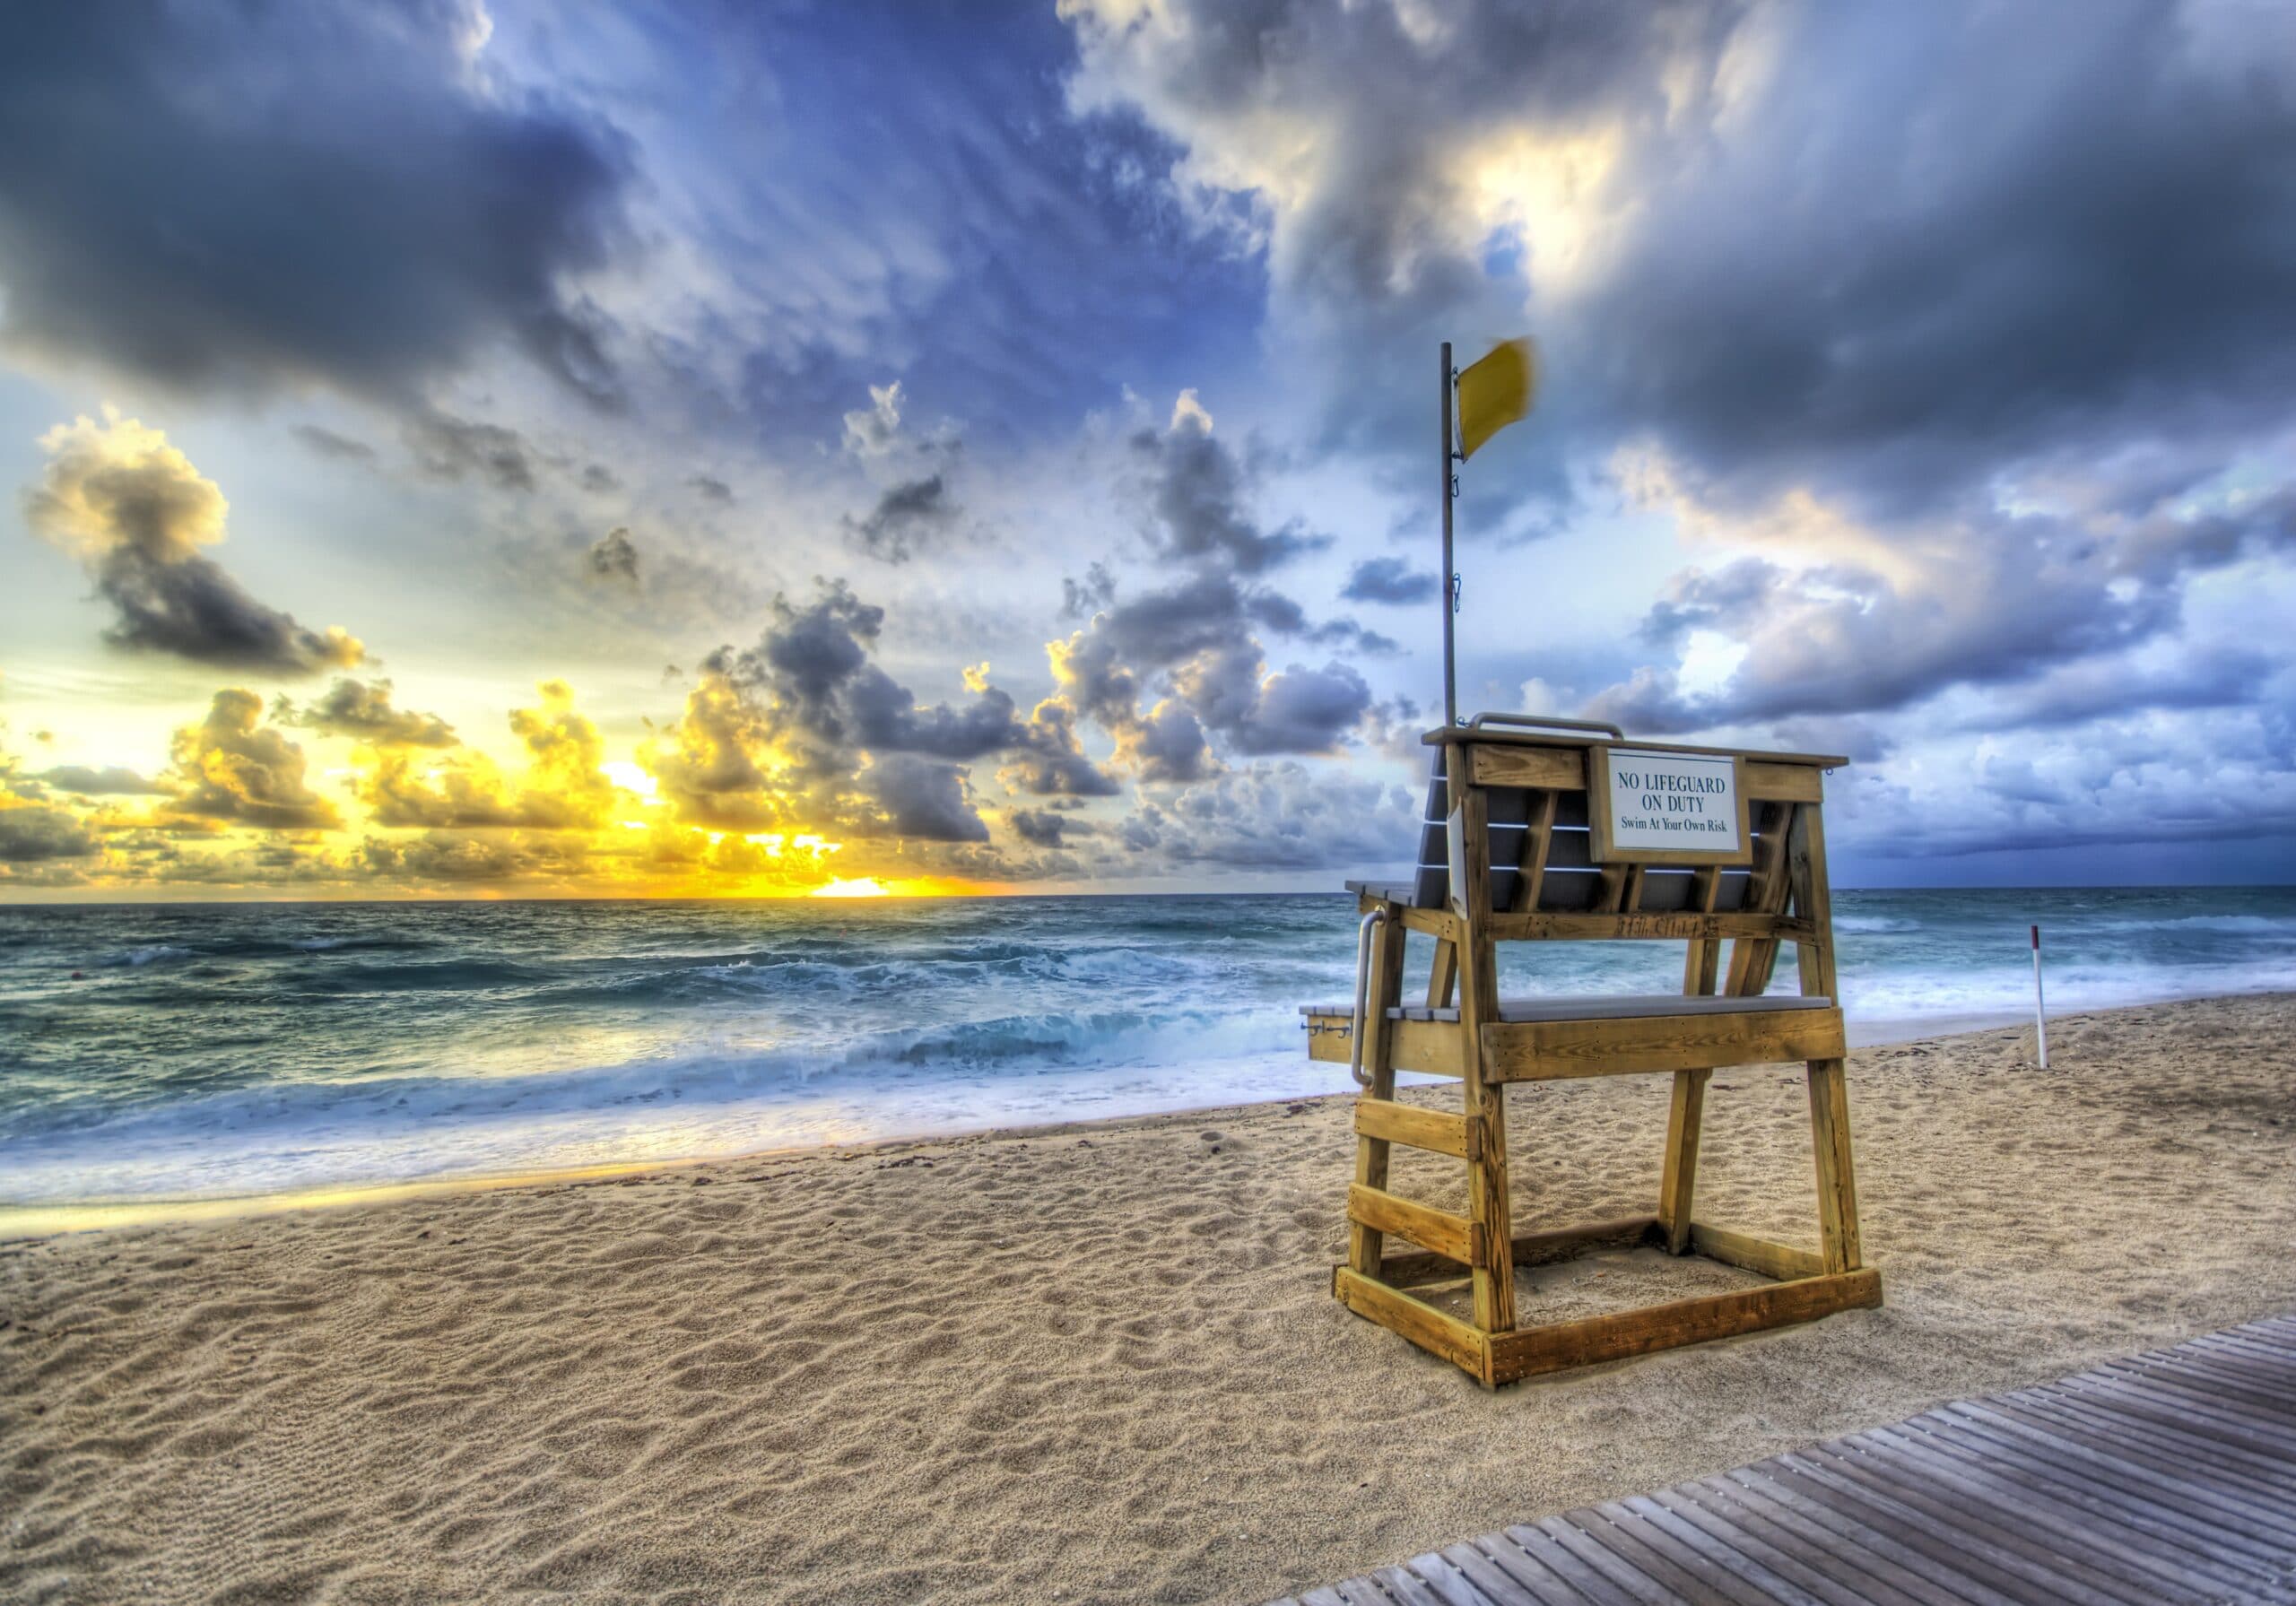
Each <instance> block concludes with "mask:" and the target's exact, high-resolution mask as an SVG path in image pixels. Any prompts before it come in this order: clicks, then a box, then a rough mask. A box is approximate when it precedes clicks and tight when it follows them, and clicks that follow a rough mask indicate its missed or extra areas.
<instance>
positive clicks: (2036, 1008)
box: [2033, 925, 2048, 1071]
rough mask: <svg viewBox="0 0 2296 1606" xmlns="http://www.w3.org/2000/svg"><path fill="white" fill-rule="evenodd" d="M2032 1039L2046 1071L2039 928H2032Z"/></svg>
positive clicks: (2046, 1047)
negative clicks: (2038, 1047) (2038, 1046)
mask: <svg viewBox="0 0 2296 1606" xmlns="http://www.w3.org/2000/svg"><path fill="white" fill-rule="evenodd" d="M2033 1039H2034V1041H2035V1042H2037V1043H2039V1045H2040V1051H2041V1069H2042V1070H2044V1071H2046V1070H2048V1011H2045V1010H2044V1009H2042V1007H2041V928H2040V927H2039V926H2038V925H2037V926H2035V927H2033Z"/></svg>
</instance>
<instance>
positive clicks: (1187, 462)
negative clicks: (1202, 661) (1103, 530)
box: [1132, 407, 1331, 575]
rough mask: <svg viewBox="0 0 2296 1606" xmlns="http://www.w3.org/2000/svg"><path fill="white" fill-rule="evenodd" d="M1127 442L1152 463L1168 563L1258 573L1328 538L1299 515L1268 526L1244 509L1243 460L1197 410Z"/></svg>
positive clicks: (1153, 504) (1158, 525)
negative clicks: (1209, 564) (1201, 564)
mask: <svg viewBox="0 0 2296 1606" xmlns="http://www.w3.org/2000/svg"><path fill="white" fill-rule="evenodd" d="M1132 448H1133V451H1134V452H1135V454H1137V455H1138V456H1140V457H1141V458H1142V459H1143V460H1144V462H1145V463H1146V464H1148V466H1149V471H1150V472H1149V479H1148V498H1149V504H1148V505H1149V508H1150V511H1151V513H1152V518H1153V524H1152V531H1153V534H1154V535H1155V538H1156V540H1157V542H1158V543H1159V547H1160V550H1161V553H1162V555H1163V557H1164V558H1165V559H1166V560H1167V561H1172V562H1178V563H1183V564H1192V563H1198V562H1205V561H1212V562H1216V563H1219V564H1221V565H1223V566H1224V567H1226V568H1227V569H1230V570H1231V571H1232V572H1234V573H1236V574H1241V575H1257V574H1261V573H1264V572H1265V571H1266V570H1267V569H1274V568H1275V567H1276V566H1278V565H1279V564H1283V563H1287V562H1289V561H1290V560H1292V559H1294V558H1297V557H1300V556H1301V555H1302V554H1304V553H1307V552H1313V551H1321V550H1322V549H1323V548H1325V547H1327V546H1329V545H1330V544H1331V537H1330V536H1328V535H1318V534H1310V533H1309V531H1308V530H1307V529H1306V528H1305V527H1304V526H1303V525H1301V524H1300V521H1299V520H1297V519H1293V520H1291V522H1289V523H1287V524H1285V525H1282V526H1280V527H1279V528H1276V529H1273V530H1269V529H1264V528H1262V527H1261V526H1260V525H1259V524H1258V523H1257V521H1255V520H1254V519H1252V518H1251V517H1248V515H1247V514H1246V513H1245V512H1244V508H1243V503H1244V492H1245V476H1244V472H1243V468H1242V465H1241V464H1239V463H1238V462H1237V460H1236V455H1235V454H1234V453H1233V452H1231V451H1230V450H1229V449H1228V444H1227V442H1225V441H1223V440H1219V439H1215V438H1213V433H1212V425H1211V421H1209V420H1208V419H1206V418H1205V416H1204V414H1203V413H1202V412H1200V411H1196V410H1193V409H1191V408H1188V407H1183V408H1182V409H1181V410H1180V411H1179V412H1178V413H1177V414H1175V416H1174V417H1173V419H1172V424H1171V428H1170V429H1169V430H1164V431H1163V432H1162V433H1161V434H1159V433H1157V432H1156V431H1154V430H1142V431H1141V432H1140V433H1139V434H1137V435H1135V436H1134V437H1133V438H1132Z"/></svg>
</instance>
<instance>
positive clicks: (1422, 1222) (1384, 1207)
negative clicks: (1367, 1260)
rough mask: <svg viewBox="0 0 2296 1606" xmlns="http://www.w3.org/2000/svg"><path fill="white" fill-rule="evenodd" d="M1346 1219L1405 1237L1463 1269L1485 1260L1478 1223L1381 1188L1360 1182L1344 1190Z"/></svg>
mask: <svg viewBox="0 0 2296 1606" xmlns="http://www.w3.org/2000/svg"><path fill="white" fill-rule="evenodd" d="M1347 1219H1348V1220H1351V1221H1361V1223H1362V1224H1363V1225H1364V1226H1366V1227H1373V1228H1378V1230H1379V1231H1381V1232H1392V1233H1394V1234H1396V1236H1397V1237H1406V1238H1409V1239H1410V1240H1411V1241H1412V1242H1413V1243H1414V1244H1416V1245H1418V1246H1420V1247H1421V1248H1422V1249H1431V1250H1433V1251H1434V1252H1435V1253H1436V1254H1441V1255H1447V1256H1448V1257H1449V1258H1450V1259H1452V1260H1455V1261H1457V1262H1458V1263H1460V1264H1461V1265H1463V1266H1478V1265H1482V1264H1483V1263H1484V1262H1485V1261H1486V1260H1487V1259H1488V1256H1487V1255H1486V1254H1485V1253H1484V1244H1483V1223H1482V1222H1480V1221H1472V1220H1468V1219H1467V1218H1466V1217H1465V1216H1455V1215H1453V1214H1452V1213H1451V1212H1450V1211H1445V1210H1437V1209H1435V1208H1434V1207H1433V1206H1431V1205H1426V1204H1421V1203H1419V1202H1416V1201H1415V1200H1411V1199H1405V1198H1403V1197H1401V1196H1400V1195H1398V1194H1390V1193H1388V1192H1387V1190H1386V1189H1384V1188H1371V1187H1366V1186H1364V1185H1362V1184H1361V1183H1357V1184H1355V1185H1352V1186H1351V1187H1350V1188H1349V1189H1348V1190H1347Z"/></svg>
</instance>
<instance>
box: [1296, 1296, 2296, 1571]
mask: <svg viewBox="0 0 2296 1606" xmlns="http://www.w3.org/2000/svg"><path fill="white" fill-rule="evenodd" d="M1677 1601H1688V1602H1700V1606H1704V1603H1706V1602H1714V1603H1716V1606H1755V1603H1757V1602H1774V1601H1790V1602H1864V1603H1870V1606H1996V1603H1998V1602H2036V1601H2038V1602H2051V1603H2058V1602H2063V1603H2066V1606H2091V1603H2095V1606H2151V1603H2152V1602H2180V1601H2208V1602H2296V1316H2281V1317H2274V1318H2272V1319H2269V1320H2266V1321H2262V1322H2255V1323H2251V1324H2248V1326H2245V1327H2235V1328H2232V1329H2231V1330H2230V1331H2228V1332H2224V1333H2212V1334H2211V1335H2209V1336H2208V1337H2206V1338H2200V1339H2195V1340H2194V1341H2192V1342H2190V1343H2187V1344H2179V1345H2178V1346H2177V1347H2176V1348H2174V1349H2172V1350H2159V1351H2156V1352H2155V1353H2152V1354H2150V1355H2140V1356H2136V1357H2134V1358H2132V1359H2127V1360H2118V1361H2113V1362H2110V1363H2109V1364H2107V1365H2105V1366H2101V1367H2097V1368H2096V1369H2095V1370H2094V1371H2090V1372H2083V1373H2081V1374H2079V1375H2078V1376H2072V1377H2066V1378H2064V1379H2061V1380H2060V1381H2058V1382H2056V1383H2048V1384H2043V1385H2040V1386H2039V1387H2038V1388H2028V1389H2019V1390H2017V1391H2016V1392H2015V1393H2006V1394H1997V1395H1995V1396H1994V1397H1992V1398H1990V1399H1985V1400H1968V1401H1962V1402H1958V1403H1956V1404H1952V1405H1944V1406H1940V1407H1939V1408H1938V1409H1936V1410H1935V1411H1925V1412H1923V1413H1922V1414H1921V1415H1919V1416H1918V1417H1915V1418H1913V1419H1910V1420H1908V1421H1903V1422H1900V1423H1898V1424H1896V1425H1895V1426H1893V1427H1889V1428H1874V1430H1873V1431H1872V1432H1870V1433H1859V1434H1853V1435H1852V1436H1850V1437H1848V1438H1839V1439H1835V1440H1833V1441H1832V1442H1831V1443H1830V1444H1823V1445H1818V1446H1816V1447H1815V1448H1814V1449H1810V1450H1804V1451H1798V1452H1796V1454H1790V1455H1779V1456H1776V1457H1774V1458H1772V1459H1771V1460H1769V1461H1763V1462H1757V1463H1754V1464H1753V1465H1752V1466H1747V1467H1741V1468H1739V1469H1738V1470H1737V1471H1733V1472H1725V1473H1723V1474H1722V1475H1721V1476H1719V1477H1716V1478H1701V1479H1699V1480H1695V1481H1692V1482H1690V1483H1682V1484H1677V1485H1675V1486H1674V1488H1673V1489H1661V1490H1659V1491H1658V1492H1657V1493H1656V1494H1651V1495H1638V1496H1636V1497H1633V1498H1631V1499H1627V1500H1613V1501H1611V1502H1609V1503H1607V1504H1605V1505H1602V1506H1587V1507H1584V1508H1582V1509H1580V1510H1578V1511H1573V1512H1567V1513H1565V1514H1564V1515H1561V1516H1556V1517H1549V1518H1547V1519H1546V1520H1545V1521H1544V1522H1541V1523H1535V1524H1530V1525H1528V1526H1526V1527H1516V1528H1509V1529H1508V1530H1507V1531H1506V1532H1503V1533H1487V1534H1485V1535H1483V1537H1482V1538H1481V1539H1476V1540H1471V1541H1467V1542H1466V1543H1465V1544H1457V1545H1453V1546H1451V1547H1450V1548H1449V1549H1448V1550H1444V1551H1442V1552H1441V1553H1440V1554H1429V1555H1425V1556H1420V1557H1416V1558H1413V1559H1412V1560H1411V1561H1408V1562H1406V1563H1405V1564H1404V1565H1403V1566H1401V1567H1382V1568H1381V1569H1380V1570H1379V1571H1378V1572H1376V1573H1370V1574H1366V1575H1365V1576H1362V1577H1360V1578H1351V1579H1349V1580H1348V1581H1347V1582H1346V1583H1344V1584H1333V1585H1330V1586H1329V1587H1326V1588H1322V1589H1314V1590H1309V1592H1308V1593H1305V1594H1302V1595H1299V1596H1296V1597H1291V1598H1289V1599H1287V1600H1286V1601H1285V1602H1281V1603H1280V1606H1561V1603H1562V1602H1603V1603H1604V1606H1650V1603H1653V1602H1677Z"/></svg>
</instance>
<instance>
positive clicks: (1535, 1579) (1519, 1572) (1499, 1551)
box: [1474, 1533, 1587, 1606]
mask: <svg viewBox="0 0 2296 1606" xmlns="http://www.w3.org/2000/svg"><path fill="white" fill-rule="evenodd" d="M1474 1543H1475V1549H1477V1550H1481V1551H1482V1552H1483V1554H1484V1555H1486V1556H1488V1557H1490V1558H1491V1560H1492V1566H1494V1567H1498V1569H1499V1570H1500V1572H1502V1573H1505V1574H1506V1575H1507V1576H1508V1577H1509V1578H1511V1579H1513V1580H1514V1581H1515V1582H1516V1583H1517V1584H1520V1585H1522V1587H1523V1588H1525V1589H1526V1590H1528V1591H1529V1592H1530V1593H1532V1594H1533V1595H1535V1596H1536V1597H1537V1598H1538V1599H1539V1600H1541V1601H1544V1602H1546V1603H1547V1606H1579V1603H1580V1602H1584V1601H1585V1600H1586V1599H1587V1595H1586V1593H1585V1592H1584V1591H1582V1590H1580V1589H1579V1588H1578V1586H1577V1585H1575V1584H1572V1583H1570V1580H1569V1579H1567V1578H1564V1577H1562V1576H1560V1575H1559V1574H1557V1573H1556V1572H1555V1571H1554V1569H1553V1568H1552V1567H1549V1566H1547V1565H1546V1563H1545V1562H1544V1561H1542V1560H1541V1559H1540V1558H1538V1557H1536V1556H1534V1555H1532V1554H1531V1552H1530V1551H1529V1550H1526V1548H1525V1547H1524V1545H1523V1543H1522V1541H1519V1540H1518V1539H1517V1538H1516V1537H1515V1536H1514V1535H1513V1534H1511V1533H1486V1534H1484V1535H1483V1537H1482V1538H1481V1539H1479V1540H1477V1541H1474Z"/></svg>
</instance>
